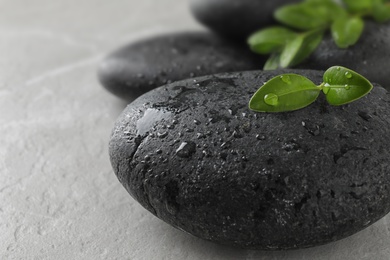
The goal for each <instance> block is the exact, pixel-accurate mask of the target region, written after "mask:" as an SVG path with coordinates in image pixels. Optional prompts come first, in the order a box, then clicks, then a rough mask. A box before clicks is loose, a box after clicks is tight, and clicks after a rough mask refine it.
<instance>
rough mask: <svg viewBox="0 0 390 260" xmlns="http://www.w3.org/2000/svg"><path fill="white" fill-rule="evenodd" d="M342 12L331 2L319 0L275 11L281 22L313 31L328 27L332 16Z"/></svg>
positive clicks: (287, 6)
mask: <svg viewBox="0 0 390 260" xmlns="http://www.w3.org/2000/svg"><path fill="white" fill-rule="evenodd" d="M336 6H337V5H336ZM338 7H339V6H338ZM340 10H341V8H336V7H335V4H331V3H330V1H325V0H323V1H319V0H317V1H308V2H303V3H299V4H291V5H286V6H283V7H281V8H279V9H277V10H276V11H275V13H274V16H275V18H276V20H278V21H279V22H281V23H284V24H286V25H288V26H291V27H293V28H296V29H301V30H312V29H316V28H320V27H325V26H327V25H328V24H329V23H330V21H331V19H332V15H333V14H336V12H337V11H340Z"/></svg>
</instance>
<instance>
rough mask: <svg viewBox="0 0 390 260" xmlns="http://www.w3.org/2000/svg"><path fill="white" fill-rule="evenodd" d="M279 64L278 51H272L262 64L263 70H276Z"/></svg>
mask: <svg viewBox="0 0 390 260" xmlns="http://www.w3.org/2000/svg"><path fill="white" fill-rule="evenodd" d="M279 64H280V53H272V54H271V56H270V57H269V58H268V60H267V62H266V63H265V64H264V67H263V70H276V69H278V68H279Z"/></svg>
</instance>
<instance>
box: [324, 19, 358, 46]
mask: <svg viewBox="0 0 390 260" xmlns="http://www.w3.org/2000/svg"><path fill="white" fill-rule="evenodd" d="M363 29H364V21H363V20H362V18H360V17H341V18H339V19H337V20H336V21H335V22H334V23H333V24H332V28H331V31H332V36H333V39H334V41H335V42H336V45H337V46H338V47H339V48H348V47H349V46H351V45H354V44H355V43H356V42H357V41H358V40H359V38H360V36H361V35H362V32H363Z"/></svg>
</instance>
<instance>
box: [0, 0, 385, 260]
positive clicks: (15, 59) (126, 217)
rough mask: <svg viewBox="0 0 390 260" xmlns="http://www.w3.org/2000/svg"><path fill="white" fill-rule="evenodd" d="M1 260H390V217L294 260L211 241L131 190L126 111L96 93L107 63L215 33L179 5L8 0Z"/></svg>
mask: <svg viewBox="0 0 390 260" xmlns="http://www.w3.org/2000/svg"><path fill="white" fill-rule="evenodd" d="M0 7H1V8H0V259H137V260H138V259H181V260H182V259H204V260H207V259H224V260H225V259H248V260H249V259H344V260H345V259H390V215H388V216H387V217H385V218H383V219H381V220H380V221H378V222H377V223H375V224H373V225H372V226H370V227H369V228H367V229H365V230H363V231H361V232H359V233H357V234H355V235H353V236H351V237H349V238H346V239H343V240H341V241H338V242H335V243H331V244H328V245H325V246H320V247H316V248H309V249H305V250H295V251H287V252H264V251H253V250H240V249H234V248H229V247H226V246H220V245H216V244H213V243H211V242H207V241H203V240H200V239H198V238H195V237H193V236H191V235H188V234H185V233H183V232H181V231H179V230H176V229H174V228H172V227H170V226H169V225H167V224H165V223H164V222H162V221H160V220H159V219H157V218H156V217H154V216H153V215H152V214H150V213H149V212H147V211H146V210H145V209H143V208H142V207H141V206H140V205H138V203H136V202H135V201H134V200H133V199H132V198H131V197H130V196H129V195H128V194H127V192H126V191H125V190H124V188H122V186H121V185H120V184H119V182H118V180H117V179H116V177H115V175H114V174H113V171H112V169H111V166H110V162H109V158H108V152H107V144H108V140H109V136H110V131H111V129H112V126H113V124H114V121H115V119H116V117H117V116H118V115H119V113H120V112H121V110H122V109H123V108H124V107H125V105H126V103H125V102H123V101H121V100H119V99H118V98H116V97H114V96H112V95H110V94H109V93H108V92H106V91H105V90H104V89H103V88H102V87H101V86H100V85H99V83H98V82H97V79H96V68H97V64H98V63H99V61H100V60H101V59H102V57H104V55H106V54H107V53H108V52H110V51H112V50H114V49H116V48H117V47H119V46H121V45H124V44H126V43H128V42H132V41H135V40H138V39H141V38H145V37H148V36H152V35H156V34H164V33H167V32H173V31H183V30H204V29H202V27H201V26H200V25H198V24H197V23H196V22H195V21H194V19H193V18H192V17H191V15H190V12H189V10H188V6H187V3H186V1H180V0H164V1H156V0H142V1H140V0H116V1H105V0H79V1H66V0H57V1H53V0H34V1H28V0H0Z"/></svg>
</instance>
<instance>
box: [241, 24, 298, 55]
mask: <svg viewBox="0 0 390 260" xmlns="http://www.w3.org/2000/svg"><path fill="white" fill-rule="evenodd" d="M295 35H296V33H295V32H293V31H291V30H289V29H287V28H284V27H281V26H274V27H269V28H267V29H264V30H260V31H257V32H255V33H254V34H252V35H251V36H250V37H249V39H248V44H249V46H250V48H251V49H252V51H253V52H256V53H259V54H269V53H272V52H276V51H281V50H282V48H283V47H284V45H285V44H286V42H288V41H290V40H292V39H293V38H294V37H295Z"/></svg>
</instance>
